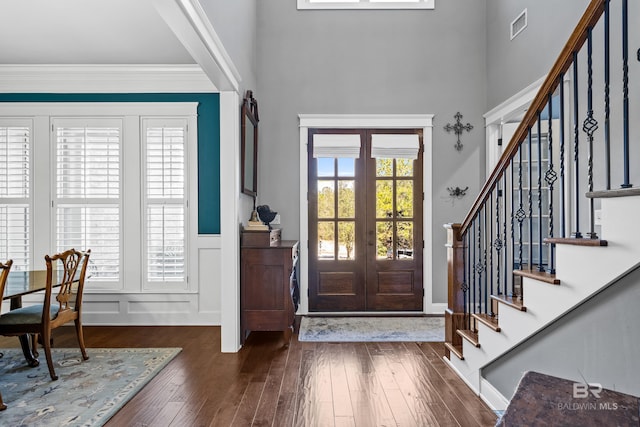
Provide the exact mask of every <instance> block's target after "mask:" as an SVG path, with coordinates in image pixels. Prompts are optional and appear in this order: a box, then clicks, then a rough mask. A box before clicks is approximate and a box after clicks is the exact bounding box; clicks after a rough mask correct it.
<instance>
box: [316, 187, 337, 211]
mask: <svg viewBox="0 0 640 427" xmlns="http://www.w3.org/2000/svg"><path fill="white" fill-rule="evenodd" d="M334 185H335V181H333V180H331V181H322V180H318V218H333V217H335V190H334Z"/></svg>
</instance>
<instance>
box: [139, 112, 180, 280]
mask: <svg viewBox="0 0 640 427" xmlns="http://www.w3.org/2000/svg"><path fill="white" fill-rule="evenodd" d="M160 124H162V127H179V126H180V127H184V137H185V138H184V169H185V176H184V195H183V197H182V198H181V199H170V198H151V197H149V196H148V194H147V176H146V172H147V165H148V163H147V157H146V156H145V155H144V153H145V152H146V149H147V143H148V139H147V134H146V130H147V129H148V128H150V127H159V126H160ZM189 134H190V131H189V121H188V120H187V118H186V117H166V118H158V117H150V116H141V117H140V159H141V162H140V173H141V176H140V184H141V185H140V192H141V197H140V199H141V202H142V209H141V212H140V214H141V218H140V220H141V223H142V227H141V232H142V240H141V245H142V246H141V249H142V258H141V268H142V278H143V280H142V283H143V289H145V290H148V291H157V290H159V289H167V288H168V289H183V290H186V289H188V287H189V279H188V278H189V259H190V256H189V255H190V253H191V251H190V248H189V244H190V240H191V239H190V237H189V230H190V229H191V218H190V210H189V199H190V197H189V195H190V187H191V186H190V180H189V175H190V171H191V162H190V152H191V151H192V149H191V148H190V146H189V145H190V136H189ZM150 200H152V201H151V202H150ZM150 204H151V205H164V206H171V205H178V206H182V207H183V209H184V223H185V224H184V230H185V233H184V268H185V277H184V279H183V280H173V281H168V280H165V281H152V280H150V279H149V271H148V264H147V261H148V247H147V235H148V219H147V209H148V207H149V205H150Z"/></svg>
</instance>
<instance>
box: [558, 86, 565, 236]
mask: <svg viewBox="0 0 640 427" xmlns="http://www.w3.org/2000/svg"><path fill="white" fill-rule="evenodd" d="M559 80H560V82H559V84H560V230H561V235H562V237H567V221H566V215H567V211H566V201H565V197H566V188H565V186H564V185H565V182H564V161H565V159H564V73H562V74H560V79H559Z"/></svg>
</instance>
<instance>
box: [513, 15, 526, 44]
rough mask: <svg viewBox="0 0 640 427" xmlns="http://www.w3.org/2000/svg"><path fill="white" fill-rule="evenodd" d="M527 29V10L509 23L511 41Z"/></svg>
mask: <svg viewBox="0 0 640 427" xmlns="http://www.w3.org/2000/svg"><path fill="white" fill-rule="evenodd" d="M525 28H527V9H525V10H523V11H522V12H521V13H520V15H518V17H517V18H516V19H514V20H513V21H512V22H511V40H513V39H514V38H516V36H517V35H518V34H520V33H521V32H522V30H524V29H525Z"/></svg>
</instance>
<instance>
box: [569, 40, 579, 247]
mask: <svg viewBox="0 0 640 427" xmlns="http://www.w3.org/2000/svg"><path fill="white" fill-rule="evenodd" d="M578 87H579V85H578V52H573V190H574V193H575V194H574V206H575V208H574V213H575V223H574V226H575V230H576V231H574V232H573V233H571V237H574V238H576V239H581V238H582V233H581V232H580V157H579V156H578V154H579V145H580V130H579V126H580V125H579V122H580V116H579V112H578V107H579V105H580V104H579V99H578V98H579V97H578Z"/></svg>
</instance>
